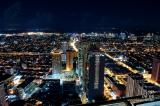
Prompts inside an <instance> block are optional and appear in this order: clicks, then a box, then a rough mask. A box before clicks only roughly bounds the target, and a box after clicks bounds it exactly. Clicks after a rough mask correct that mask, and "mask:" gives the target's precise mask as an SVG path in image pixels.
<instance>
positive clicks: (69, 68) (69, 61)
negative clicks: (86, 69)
mask: <svg viewBox="0 0 160 106" xmlns="http://www.w3.org/2000/svg"><path fill="white" fill-rule="evenodd" d="M75 57H77V52H76V51H73V50H67V61H66V71H72V69H73V59H74V58H75Z"/></svg>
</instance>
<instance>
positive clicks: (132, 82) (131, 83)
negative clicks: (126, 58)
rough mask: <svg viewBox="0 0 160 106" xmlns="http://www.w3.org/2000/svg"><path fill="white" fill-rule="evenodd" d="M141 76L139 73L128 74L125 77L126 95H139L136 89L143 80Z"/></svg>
mask: <svg viewBox="0 0 160 106" xmlns="http://www.w3.org/2000/svg"><path fill="white" fill-rule="evenodd" d="M143 81H144V80H143V77H142V76H141V75H139V74H129V75H128V77H127V87H126V96H127V97H132V96H138V95H140V94H139V93H138V91H139V90H140V88H139V83H141V82H143Z"/></svg>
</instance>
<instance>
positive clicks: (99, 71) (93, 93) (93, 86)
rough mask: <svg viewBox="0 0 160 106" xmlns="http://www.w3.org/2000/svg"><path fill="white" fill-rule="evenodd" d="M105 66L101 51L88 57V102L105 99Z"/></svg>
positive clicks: (91, 53)
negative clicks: (100, 98)
mask: <svg viewBox="0 0 160 106" xmlns="http://www.w3.org/2000/svg"><path fill="white" fill-rule="evenodd" d="M104 66H105V57H104V55H103V54H102V53H101V52H99V51H93V52H92V51H91V52H89V55H88V67H87V70H86V73H87V74H86V75H87V79H85V82H86V94H87V97H88V100H89V101H91V100H94V99H96V98H99V97H103V92H104Z"/></svg>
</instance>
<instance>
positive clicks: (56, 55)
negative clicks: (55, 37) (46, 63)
mask: <svg viewBox="0 0 160 106" xmlns="http://www.w3.org/2000/svg"><path fill="white" fill-rule="evenodd" d="M61 66H62V64H61V51H59V50H54V51H53V52H52V68H53V69H52V74H60V73H61Z"/></svg>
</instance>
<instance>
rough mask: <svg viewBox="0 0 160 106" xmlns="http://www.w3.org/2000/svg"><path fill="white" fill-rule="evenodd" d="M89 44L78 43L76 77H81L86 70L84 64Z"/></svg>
mask: <svg viewBox="0 0 160 106" xmlns="http://www.w3.org/2000/svg"><path fill="white" fill-rule="evenodd" d="M88 48H89V44H88V43H86V42H80V43H79V50H78V72H77V73H78V75H79V76H81V77H82V76H83V73H84V72H85V70H86V63H87V52H88Z"/></svg>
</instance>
